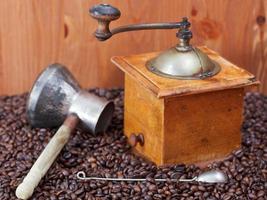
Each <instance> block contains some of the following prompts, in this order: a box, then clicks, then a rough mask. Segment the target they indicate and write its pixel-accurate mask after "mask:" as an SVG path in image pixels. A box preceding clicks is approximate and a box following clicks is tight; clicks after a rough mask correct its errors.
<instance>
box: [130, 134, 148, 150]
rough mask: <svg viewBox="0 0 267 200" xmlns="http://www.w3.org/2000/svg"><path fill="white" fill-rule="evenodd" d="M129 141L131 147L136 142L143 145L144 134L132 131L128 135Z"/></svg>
mask: <svg viewBox="0 0 267 200" xmlns="http://www.w3.org/2000/svg"><path fill="white" fill-rule="evenodd" d="M129 143H130V145H131V146H132V147H135V146H136V145H137V144H138V143H139V144H140V145H141V146H143V145H144V143H145V140H144V135H143V134H142V133H137V134H135V133H132V134H131V135H130V137H129Z"/></svg>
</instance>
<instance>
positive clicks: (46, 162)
mask: <svg viewBox="0 0 267 200" xmlns="http://www.w3.org/2000/svg"><path fill="white" fill-rule="evenodd" d="M78 122H79V118H78V117H77V116H75V115H69V116H68V117H67V119H66V120H65V121H64V123H63V125H62V126H61V127H60V128H59V129H58V131H57V132H56V134H55V135H54V136H53V138H52V139H51V140H50V142H49V143H48V144H47V146H46V147H45V149H44V150H43V152H42V153H41V155H40V156H39V157H38V159H37V160H36V161H35V163H34V165H33V166H32V168H31V169H30V171H29V173H28V174H27V176H26V177H25V178H24V179H23V182H22V183H21V184H20V185H19V186H18V187H17V189H16V196H17V197H18V198H20V199H28V198H29V197H31V195H32V193H33V191H34V189H35V187H36V186H37V185H38V184H39V182H40V180H41V179H42V177H43V176H44V175H45V174H46V172H47V170H48V169H49V168H50V166H51V165H52V164H53V162H54V160H55V159H56V158H57V156H58V154H59V153H60V151H61V150H62V148H63V147H64V146H65V144H66V143H67V142H68V140H69V137H70V134H71V132H72V131H73V130H74V129H75V127H76V125H77V123H78Z"/></svg>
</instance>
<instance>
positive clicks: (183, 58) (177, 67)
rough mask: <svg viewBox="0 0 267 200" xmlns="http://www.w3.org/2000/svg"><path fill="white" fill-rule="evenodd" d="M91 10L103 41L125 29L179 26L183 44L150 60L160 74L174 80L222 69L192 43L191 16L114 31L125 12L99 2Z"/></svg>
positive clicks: (191, 77)
mask: <svg viewBox="0 0 267 200" xmlns="http://www.w3.org/2000/svg"><path fill="white" fill-rule="evenodd" d="M89 12H90V14H91V16H92V17H93V18H95V19H97V21H98V28H97V30H96V31H95V37H96V38H97V39H98V40H100V41H104V40H107V39H109V38H110V37H111V36H113V35H114V34H117V33H121V32H127V31H136V30H150V29H175V28H177V29H178V32H177V33H176V37H177V38H178V39H179V43H178V44H177V45H176V46H174V47H172V48H170V49H168V50H166V51H164V52H162V53H161V54H159V55H158V56H157V57H155V58H153V59H151V60H149V61H147V63H146V67H147V69H148V70H149V71H151V72H153V73H155V74H157V75H159V76H163V77H167V78H174V79H204V78H207V77H211V76H213V75H215V74H217V73H218V72H219V71H220V66H219V64H217V63H216V62H214V61H212V60H211V59H210V58H209V57H208V56H207V55H206V54H205V53H204V52H202V51H201V50H200V49H198V48H197V47H194V46H191V45H190V43H189V41H190V39H191V38H192V32H191V31H190V30H189V28H190V25H191V24H190V23H189V22H188V20H187V18H183V19H182V21H181V22H170V23H150V24H133V25H127V26H120V27H118V28H115V29H113V30H110V29H109V24H110V22H111V21H113V20H116V19H118V18H119V17H120V15H121V13H120V11H119V10H118V9H117V8H115V7H113V6H111V5H108V4H99V5H95V6H93V7H92V8H91V9H90V10H89Z"/></svg>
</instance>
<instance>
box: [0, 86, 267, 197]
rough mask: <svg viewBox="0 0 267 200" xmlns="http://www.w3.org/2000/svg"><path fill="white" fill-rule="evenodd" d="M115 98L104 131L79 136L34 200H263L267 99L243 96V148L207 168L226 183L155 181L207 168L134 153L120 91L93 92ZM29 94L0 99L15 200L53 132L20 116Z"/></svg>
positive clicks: (1, 139)
mask: <svg viewBox="0 0 267 200" xmlns="http://www.w3.org/2000/svg"><path fill="white" fill-rule="evenodd" d="M90 92H93V93H95V94H97V95H99V96H103V97H106V98H107V99H112V100H114V102H115V104H116V110H115V115H114V117H113V120H112V123H111V125H110V127H109V129H108V131H107V132H106V133H104V134H100V135H97V136H92V135H90V134H88V133H85V132H80V131H76V132H75V133H73V137H72V138H71V139H70V141H69V142H68V144H67V145H66V146H65V147H64V149H63V151H62V152H61V154H60V155H59V157H58V158H57V160H56V162H55V163H54V164H53V165H52V167H51V168H50V170H49V171H48V173H47V174H46V176H45V177H44V178H43V179H42V181H41V182H40V184H39V186H38V187H37V188H36V190H35V192H34V194H33V196H32V198H31V199H36V200H37V199H40V200H41V199H43V200H47V199H50V200H56V199H62V200H63V199H64V200H68V199H78V200H79V199H146V200H148V199H205V200H215V199H225V200H227V199H228V200H229V199H242V200H244V199H258V200H264V199H267V97H264V96H262V95H260V94H257V93H249V94H247V95H246V98H245V112H244V124H243V127H242V132H243V133H242V134H243V140H242V146H241V148H240V149H239V150H237V151H235V152H233V153H232V154H231V155H229V156H228V157H227V158H226V159H225V160H224V161H221V162H215V163H213V164H211V165H210V166H209V167H208V168H213V169H220V170H222V171H224V172H225V173H226V174H227V175H228V177H229V182H228V183H225V184H203V183H202V184H201V183H171V182H167V183H156V182H155V181H154V179H155V178H180V177H183V178H191V177H193V176H196V175H198V174H199V173H200V172H202V171H205V170H208V169H199V168H198V167H196V166H194V165H184V164H176V165H170V166H164V167H157V166H156V165H155V164H153V163H151V162H148V161H145V160H144V159H142V158H139V157H138V156H135V155H133V154H132V153H131V148H130V146H129V145H128V144H127V140H126V137H125V136H123V130H122V129H123V90H121V89H111V90H103V89H92V90H90ZM26 97H27V95H26V94H24V95H17V96H2V97H0V199H1V200H12V199H16V197H15V189H16V187H17V186H18V184H19V183H20V182H21V181H22V180H23V178H24V177H25V175H26V174H27V172H28V171H29V169H30V167H31V166H32V164H33V163H34V161H35V160H36V159H37V158H38V156H39V155H40V153H41V151H42V150H43V149H44V147H45V146H46V144H47V143H48V142H49V140H50V138H51V137H52V135H53V134H54V133H55V131H56V129H55V130H54V129H53V130H49V129H38V128H31V127H30V126H29V124H28V123H27V120H26V116H25V101H26ZM78 171H84V172H86V174H87V176H100V177H129V178H130V177H131V178H146V179H147V181H146V182H139V183H138V182H137V183H134V182H130V183H129V182H107V181H81V180H78V179H77V177H76V173H77V172H78Z"/></svg>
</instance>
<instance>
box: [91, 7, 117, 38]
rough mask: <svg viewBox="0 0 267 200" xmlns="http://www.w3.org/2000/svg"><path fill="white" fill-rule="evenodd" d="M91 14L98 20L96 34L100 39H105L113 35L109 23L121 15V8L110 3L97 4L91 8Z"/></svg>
mask: <svg viewBox="0 0 267 200" xmlns="http://www.w3.org/2000/svg"><path fill="white" fill-rule="evenodd" d="M89 13H90V15H91V16H92V17H93V18H94V19H96V20H97V21H98V27H97V29H96V31H95V36H96V38H97V39H98V40H100V41H104V40H107V39H108V38H110V37H111V36H112V33H111V32H110V29H109V23H110V22H111V21H113V20H116V19H118V18H119V17H120V16H121V12H120V11H119V9H117V8H115V7H113V6H111V5H109V4H99V5H95V6H93V7H92V8H90V10H89Z"/></svg>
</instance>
